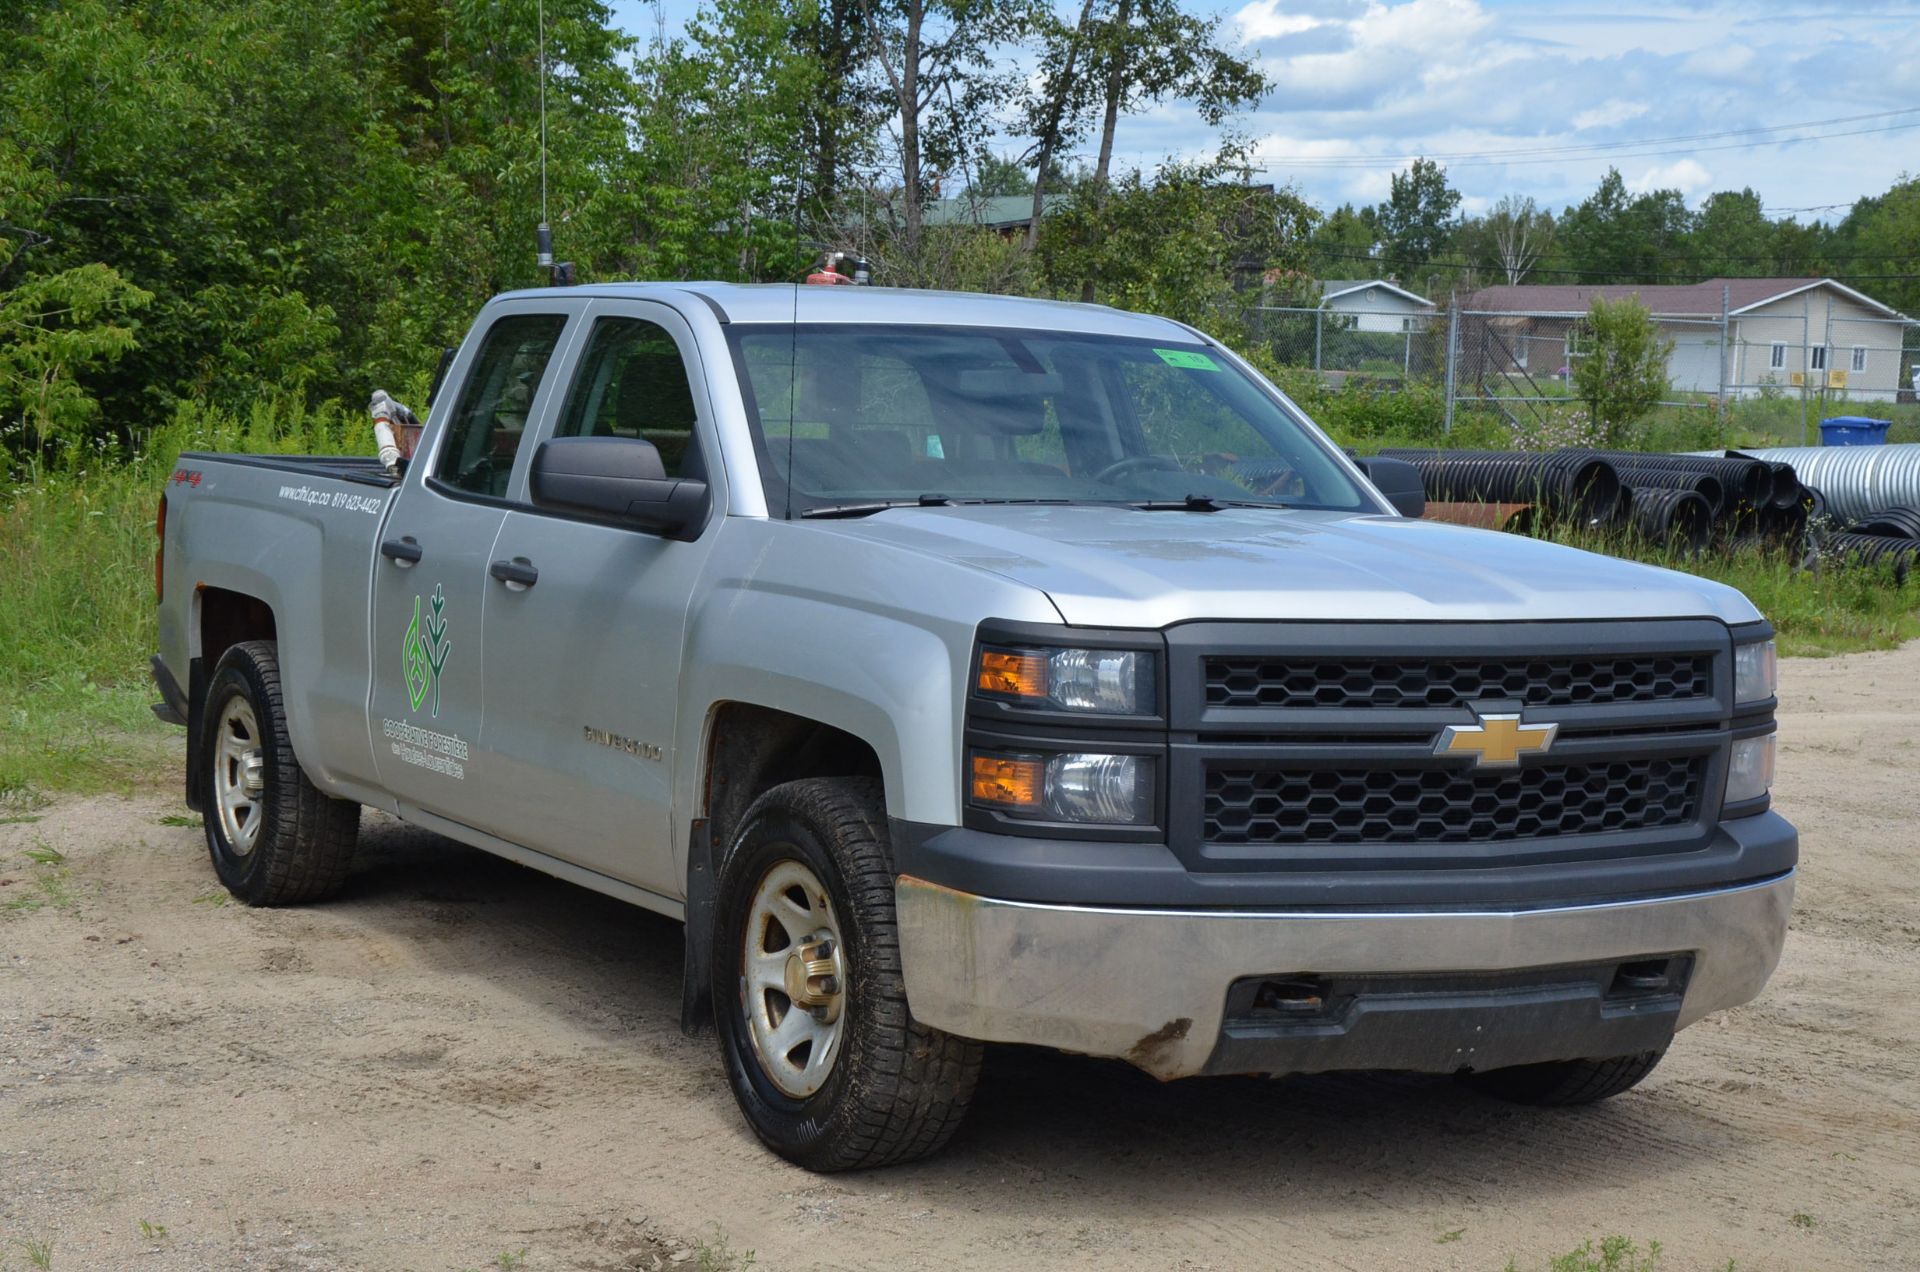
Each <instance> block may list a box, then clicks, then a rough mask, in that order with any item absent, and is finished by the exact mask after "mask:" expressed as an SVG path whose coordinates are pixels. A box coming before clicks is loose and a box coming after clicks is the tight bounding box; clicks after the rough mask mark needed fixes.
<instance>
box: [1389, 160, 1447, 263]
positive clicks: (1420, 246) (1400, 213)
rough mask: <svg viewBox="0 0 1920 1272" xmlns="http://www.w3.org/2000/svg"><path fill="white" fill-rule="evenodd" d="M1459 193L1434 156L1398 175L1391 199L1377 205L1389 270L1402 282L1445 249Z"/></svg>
mask: <svg viewBox="0 0 1920 1272" xmlns="http://www.w3.org/2000/svg"><path fill="white" fill-rule="evenodd" d="M1459 208H1460V192H1459V191H1458V190H1456V189H1454V188H1453V187H1452V186H1451V185H1449V184H1448V183H1447V170H1446V169H1445V168H1443V167H1441V166H1440V165H1439V164H1437V163H1435V162H1433V161H1432V160H1431V159H1415V160H1414V161H1413V166H1412V167H1411V168H1408V169H1407V170H1406V171H1405V172H1396V173H1394V174H1393V182H1392V188H1391V191H1390V193H1389V194H1388V196H1387V201H1386V202H1385V203H1382V204H1381V205H1380V206H1379V207H1377V208H1376V209H1374V220H1375V221H1376V223H1377V224H1378V226H1379V229H1380V239H1381V242H1382V245H1383V248H1384V251H1385V255H1386V264H1387V269H1388V272H1390V273H1391V274H1392V275H1393V276H1394V277H1396V278H1398V279H1400V280H1402V281H1403V282H1413V281H1415V276H1416V275H1417V274H1418V273H1419V272H1420V271H1421V270H1422V269H1424V268H1426V264H1427V262H1428V261H1430V260H1432V259H1433V258H1434V257H1435V256H1437V255H1439V254H1440V251H1441V250H1442V249H1443V248H1445V247H1446V245H1447V240H1448V237H1449V235H1450V234H1451V233H1452V231H1453V225H1454V214H1455V213H1456V212H1457V211H1458V210H1459Z"/></svg>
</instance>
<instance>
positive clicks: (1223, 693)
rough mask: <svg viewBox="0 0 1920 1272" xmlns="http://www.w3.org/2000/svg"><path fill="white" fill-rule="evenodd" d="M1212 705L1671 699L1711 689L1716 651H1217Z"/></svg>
mask: <svg viewBox="0 0 1920 1272" xmlns="http://www.w3.org/2000/svg"><path fill="white" fill-rule="evenodd" d="M1205 689H1206V693H1205V703H1206V705H1207V706H1209V707H1348V708H1351V707H1374V708H1385V709H1392V708H1403V709H1404V708H1434V707H1459V706H1465V705H1467V704H1469V703H1474V702H1483V701H1489V700H1499V699H1505V700H1510V701H1515V702H1520V703H1524V704H1525V705H1527V706H1531V707H1565V706H1587V705H1596V704H1597V705H1604V704H1608V703H1632V702H1671V701H1675V700H1680V699H1689V698H1696V699H1697V698H1707V697H1710V696H1711V695H1712V693H1713V658H1712V655H1710V654H1622V655H1616V656H1609V657H1591V656H1585V657H1569V656H1560V657H1546V658H1456V659H1424V658H1413V659H1405V658H1312V657H1284V658H1277V657H1244V656H1243V657H1211V658H1208V659H1206V661H1205Z"/></svg>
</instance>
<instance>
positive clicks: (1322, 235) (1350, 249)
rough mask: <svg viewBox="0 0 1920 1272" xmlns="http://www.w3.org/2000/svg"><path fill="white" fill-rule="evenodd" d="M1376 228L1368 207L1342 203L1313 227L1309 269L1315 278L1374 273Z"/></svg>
mask: <svg viewBox="0 0 1920 1272" xmlns="http://www.w3.org/2000/svg"><path fill="white" fill-rule="evenodd" d="M1379 244H1380V225H1379V221H1378V219H1377V217H1376V215H1375V213H1374V210H1373V209H1372V208H1355V207H1354V206H1353V204H1351V203H1343V204H1341V205H1340V206H1339V207H1337V208H1335V209H1334V210H1333V211H1332V212H1330V213H1328V214H1327V215H1326V217H1325V218H1323V219H1322V220H1320V221H1319V223H1318V224H1316V225H1315V226H1314V228H1313V238H1312V242H1311V250H1312V268H1313V272H1314V274H1315V276H1316V277H1319V278H1362V277H1366V276H1368V275H1371V274H1374V273H1377V272H1378V271H1379V265H1378V263H1377V262H1376V261H1375V259H1374V256H1375V254H1376V252H1377V250H1378V248H1379Z"/></svg>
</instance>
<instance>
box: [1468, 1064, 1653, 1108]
mask: <svg viewBox="0 0 1920 1272" xmlns="http://www.w3.org/2000/svg"><path fill="white" fill-rule="evenodd" d="M1665 1054H1666V1052H1665V1051H1664V1050H1663V1051H1643V1052H1640V1053H1638V1054H1635V1055H1630V1056H1610V1057H1608V1058H1606V1059H1604V1060H1555V1061H1551V1062H1549V1063H1546V1064H1522V1065H1515V1066H1514V1067H1513V1068H1511V1069H1489V1070H1487V1071H1486V1072H1485V1073H1476V1074H1473V1075H1472V1076H1471V1077H1470V1078H1469V1079H1468V1081H1469V1082H1471V1083H1472V1084H1473V1085H1474V1086H1475V1087H1477V1088H1479V1089H1480V1090H1482V1091H1484V1092H1486V1093H1487V1094H1488V1095H1491V1096H1496V1097H1498V1098H1500V1099H1502V1100H1511V1101H1513V1102H1514V1103H1515V1104H1538V1105H1547V1106H1565V1105H1573V1104H1593V1103H1596V1102H1597V1101H1600V1100H1605V1099H1609V1098H1611V1097H1613V1096H1616V1095H1619V1094H1620V1093H1621V1092H1622V1091H1628V1090H1631V1089H1632V1088H1634V1087H1636V1086H1638V1085H1640V1080H1641V1079H1642V1078H1644V1077H1646V1076H1647V1075H1648V1074H1649V1073H1652V1072H1653V1068H1654V1066H1655V1065H1657V1064H1659V1063H1660V1057H1661V1056H1664V1055H1665Z"/></svg>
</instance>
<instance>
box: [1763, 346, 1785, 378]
mask: <svg viewBox="0 0 1920 1272" xmlns="http://www.w3.org/2000/svg"><path fill="white" fill-rule="evenodd" d="M1786 365H1787V346H1785V345H1783V344H1777V345H1775V346H1773V354H1772V356H1770V357H1769V358H1768V359H1767V366H1768V367H1769V368H1771V369H1772V370H1775V371H1779V370H1782V369H1784V368H1785V367H1786Z"/></svg>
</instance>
